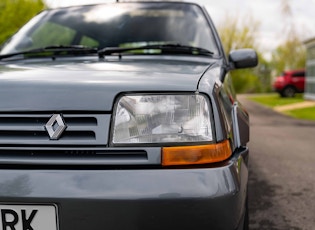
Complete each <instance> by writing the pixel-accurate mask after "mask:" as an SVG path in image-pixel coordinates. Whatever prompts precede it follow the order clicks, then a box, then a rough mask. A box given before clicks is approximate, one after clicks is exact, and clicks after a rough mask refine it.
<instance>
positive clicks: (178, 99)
mask: <svg viewBox="0 0 315 230" xmlns="http://www.w3.org/2000/svg"><path fill="white" fill-rule="evenodd" d="M210 114H211V110H210V104H209V102H208V100H207V98H206V97H205V96H203V95H200V94H192V95H176V94H174V95H162V94H161V95H127V96H123V97H121V98H120V99H119V101H118V103H117V106H116V111H115V112H114V124H113V132H112V133H113V137H112V143H113V144H161V145H163V144H167V143H168V144H169V143H177V144H178V143H179V144H180V143H188V144H189V143H191V142H211V141H213V136H212V126H211V118H210V117H211V116H210Z"/></svg>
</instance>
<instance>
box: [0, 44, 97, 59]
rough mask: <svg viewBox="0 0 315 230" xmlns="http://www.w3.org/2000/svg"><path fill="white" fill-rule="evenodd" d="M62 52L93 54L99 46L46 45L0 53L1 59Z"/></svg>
mask: <svg viewBox="0 0 315 230" xmlns="http://www.w3.org/2000/svg"><path fill="white" fill-rule="evenodd" d="M61 52H66V53H68V54H69V53H70V54H92V53H97V48H92V47H87V46H81V45H58V46H46V47H42V48H36V49H30V50H25V51H20V52H15V53H9V54H4V55H0V60H1V59H4V58H9V57H14V56H18V55H28V54H40V53H53V55H56V54H58V53H61Z"/></svg>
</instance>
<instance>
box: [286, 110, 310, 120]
mask: <svg viewBox="0 0 315 230" xmlns="http://www.w3.org/2000/svg"><path fill="white" fill-rule="evenodd" d="M284 113H285V114H287V115H289V116H291V117H295V118H298V119H305V120H313V121H315V107H309V108H304V109H295V110H289V111H285V112H284Z"/></svg>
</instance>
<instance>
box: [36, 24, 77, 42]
mask: <svg viewBox="0 0 315 230" xmlns="http://www.w3.org/2000/svg"><path fill="white" fill-rule="evenodd" d="M51 31H54V33H51ZM75 34H76V32H75V31H74V30H73V29H71V28H69V27H65V26H62V25H59V24H56V23H52V22H46V23H44V24H42V25H41V26H40V27H39V28H37V30H35V31H34V33H33V34H32V35H31V40H32V44H33V45H32V47H31V48H39V47H45V46H50V45H70V44H71V42H72V41H73V38H74V36H75Z"/></svg>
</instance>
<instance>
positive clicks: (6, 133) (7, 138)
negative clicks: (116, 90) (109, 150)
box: [0, 114, 110, 146]
mask: <svg viewBox="0 0 315 230" xmlns="http://www.w3.org/2000/svg"><path fill="white" fill-rule="evenodd" d="M51 116H52V114H2V115H0V145H32V146H34V145H46V146H60V145H63V146H64V145H81V146H82V145H84V146H89V145H94V146H95V145H102V146H104V145H107V140H108V129H109V121H110V115H108V114H92V115H90V114H89V115H84V114H83V115H82V114H81V115H80V114H63V118H64V121H65V124H66V125H67V128H66V130H65V131H64V132H63V133H62V135H61V136H60V138H59V139H58V140H51V139H50V137H49V134H48V132H47V131H46V129H45V125H46V124H47V122H48V121H49V119H50V118H51Z"/></svg>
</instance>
